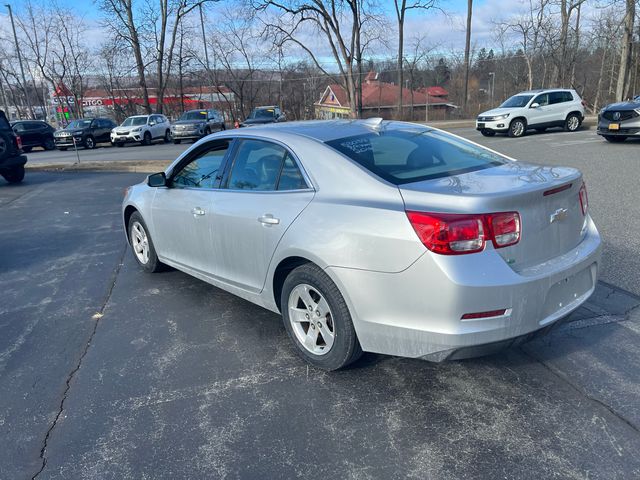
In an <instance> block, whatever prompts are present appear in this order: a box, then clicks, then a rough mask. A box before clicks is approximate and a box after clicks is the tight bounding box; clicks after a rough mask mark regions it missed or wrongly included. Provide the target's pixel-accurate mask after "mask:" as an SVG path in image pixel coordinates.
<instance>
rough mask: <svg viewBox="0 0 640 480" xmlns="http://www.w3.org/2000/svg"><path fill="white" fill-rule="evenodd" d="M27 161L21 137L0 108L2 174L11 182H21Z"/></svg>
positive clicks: (0, 162)
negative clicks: (23, 152) (23, 153)
mask: <svg viewBox="0 0 640 480" xmlns="http://www.w3.org/2000/svg"><path fill="white" fill-rule="evenodd" d="M26 163H27V157H26V155H22V143H21V141H20V137H19V136H17V135H16V134H15V132H14V131H13V129H12V127H11V125H10V124H9V121H8V120H7V117H6V115H5V114H4V111H2V110H0V175H2V176H3V177H4V179H5V180H6V181H7V182H9V183H20V182H21V181H22V180H23V179H24V166H25V164H26Z"/></svg>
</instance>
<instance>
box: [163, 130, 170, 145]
mask: <svg viewBox="0 0 640 480" xmlns="http://www.w3.org/2000/svg"><path fill="white" fill-rule="evenodd" d="M170 141H171V131H170V130H167V131H166V132H164V143H169V142H170Z"/></svg>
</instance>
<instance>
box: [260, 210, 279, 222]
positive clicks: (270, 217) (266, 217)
mask: <svg viewBox="0 0 640 480" xmlns="http://www.w3.org/2000/svg"><path fill="white" fill-rule="evenodd" d="M258 221H259V222H260V223H262V224H264V225H278V224H279V223H280V219H279V218H275V217H274V216H273V215H271V214H270V213H265V214H264V215H263V216H261V217H259V218H258Z"/></svg>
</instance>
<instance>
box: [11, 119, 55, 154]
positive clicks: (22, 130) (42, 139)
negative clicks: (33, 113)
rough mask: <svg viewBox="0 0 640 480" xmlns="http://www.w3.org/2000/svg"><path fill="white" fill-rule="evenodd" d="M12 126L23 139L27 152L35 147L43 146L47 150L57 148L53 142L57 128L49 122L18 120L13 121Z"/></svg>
mask: <svg viewBox="0 0 640 480" xmlns="http://www.w3.org/2000/svg"><path fill="white" fill-rule="evenodd" d="M11 127H12V128H13V131H14V132H15V134H16V135H18V136H19V137H20V138H21V139H22V150H24V151H25V152H27V153H29V152H30V151H31V149H32V148H34V147H42V148H44V149H45V150H53V149H54V148H56V145H55V143H54V142H53V132H55V131H56V129H55V128H53V127H52V126H51V125H49V124H48V123H47V122H43V121H42V120H18V121H16V122H12V123H11Z"/></svg>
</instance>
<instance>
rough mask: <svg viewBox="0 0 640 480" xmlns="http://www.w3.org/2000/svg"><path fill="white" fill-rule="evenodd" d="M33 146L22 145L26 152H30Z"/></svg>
mask: <svg viewBox="0 0 640 480" xmlns="http://www.w3.org/2000/svg"><path fill="white" fill-rule="evenodd" d="M32 148H33V147H22V151H23V152H24V153H29V152H30V151H31V149H32Z"/></svg>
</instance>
